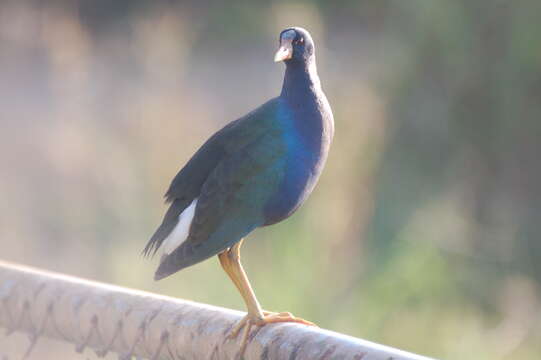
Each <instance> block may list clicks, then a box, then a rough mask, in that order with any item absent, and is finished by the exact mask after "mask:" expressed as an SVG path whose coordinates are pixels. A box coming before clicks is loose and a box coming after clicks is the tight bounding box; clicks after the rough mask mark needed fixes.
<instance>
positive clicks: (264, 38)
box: [0, 0, 541, 360]
mask: <svg viewBox="0 0 541 360" xmlns="http://www.w3.org/2000/svg"><path fill="white" fill-rule="evenodd" d="M539 14H541V2H539V1H537V2H536V1H504V0H492V1H489V0H484V1H470V0H452V1H451V0H449V1H443V0H442V1H422V0H410V1H398V0H395V1H389V0H378V1H375V0H373V1H313V2H311V1H296V2H290V1H262V2H256V1H250V2H237V1H232V2H209V1H183V2H175V1H165V0H155V1H152V2H150V1H134V0H115V1H108V0H93V1H83V0H78V1H75V0H65V1H35V2H33V1H27V0H2V1H1V2H0V126H1V130H0V169H1V170H0V171H1V176H0V199H1V201H0V239H1V240H0V241H1V245H2V246H1V258H2V259H4V260H8V261H13V262H20V263H24V264H28V265H31V266H36V267H40V268H45V269H50V270H54V271H59V272H63V273H68V274H73V275H77V276H82V277H87V278H91V279H97V280H100V281H105V282H110V283H114V284H119V285H123V286H129V287H135V288H138V289H144V290H148V291H152V292H157V293H162V294H167V295H171V296H178V297H182V298H187V299H191V300H195V301H199V302H205V303H211V304H215V305H220V306H225V307H231V308H235V309H240V310H243V309H244V305H243V303H242V300H241V298H240V296H239V295H238V293H237V291H236V290H235V289H234V287H233V285H232V284H231V283H230V281H229V280H228V279H227V277H226V275H225V274H224V273H223V271H222V270H221V268H220V266H219V264H218V262H217V260H216V259H211V260H209V261H206V262H204V263H201V264H199V265H197V266H194V267H191V268H189V269H186V270H184V271H182V272H181V273H178V274H176V275H174V276H171V277H170V278H167V279H166V280H163V281H161V282H159V283H155V282H153V280H152V275H153V272H154V269H155V267H156V265H157V259H155V260H153V261H148V260H145V259H143V258H142V257H141V256H140V251H141V249H142V248H143V246H144V245H145V243H146V241H147V239H148V238H149V236H150V235H151V234H152V232H153V231H154V229H155V227H156V226H157V225H158V224H159V222H160V221H161V216H162V215H163V212H164V210H165V206H164V205H163V203H162V195H163V193H164V191H165V189H166V188H167V186H168V184H169V181H170V180H171V178H172V177H173V176H174V175H175V174H176V172H177V171H178V170H179V169H180V167H181V166H182V165H183V164H184V163H185V162H186V161H187V160H188V159H189V157H190V155H191V154H192V153H193V152H194V151H195V150H196V149H197V148H198V147H199V146H200V145H201V144H202V142H203V141H204V140H205V139H206V138H207V137H208V136H209V135H210V134H211V133H213V132H214V131H216V130H217V129H219V128H220V127H222V126H223V125H225V124H226V123H227V122H229V121H231V120H233V119H235V118H237V117H239V116H241V115H243V114H245V113H246V112H248V111H249V110H251V109H253V108H254V107H256V106H257V105H259V104H261V103H262V102H264V101H266V100H267V99H269V98H270V97H273V96H276V95H277V94H278V92H279V90H280V86H281V81H282V76H283V71H284V67H283V65H282V64H274V63H273V62H272V58H273V53H274V50H275V49H276V46H277V41H278V40H277V36H278V33H279V31H280V30H282V28H284V27H286V26H289V25H299V26H303V27H306V28H307V29H309V30H310V31H311V33H312V35H313V37H314V39H315V41H316V46H317V59H318V69H319V73H320V77H321V78H322V83H323V87H324V90H325V91H326V93H327V96H328V98H329V100H330V102H331V105H332V107H333V110H334V114H335V121H336V136H335V140H334V144H333V148H332V152H331V154H330V158H329V161H328V165H327V168H326V170H325V172H324V174H323V176H322V179H321V181H320V183H319V186H318V187H317V188H316V191H315V192H314V194H313V196H312V197H311V199H310V200H309V201H308V202H307V204H306V205H305V206H304V207H303V208H302V209H300V210H299V211H298V212H297V213H296V214H295V215H294V216H293V217H292V218H290V219H288V220H287V221H285V222H283V223H281V224H279V225H276V226H273V227H270V228H265V229H261V230H258V231H256V232H255V233H254V234H253V235H251V236H250V238H249V240H248V241H247V242H246V243H245V246H244V251H243V261H244V264H245V267H246V269H247V272H248V274H249V276H250V278H251V280H252V283H253V285H254V287H255V290H256V293H257V294H258V297H259V299H260V301H261V302H262V304H263V306H264V307H265V308H266V309H268V310H277V311H286V310H287V311H291V312H293V313H295V314H296V315H299V316H302V317H304V318H306V319H310V320H312V321H314V322H316V323H318V324H319V325H320V326H321V327H325V328H328V329H332V330H336V331H339V332H343V333H346V334H350V335H353V336H358V337H363V338H366V339H369V340H372V341H376V342H381V343H384V344H388V345H392V346H395V347H399V348H402V349H406V350H409V351H413V352H417V353H421V354H424V355H429V356H433V357H436V358H441V359H463V360H466V359H472V360H473V359H475V360H482V359H491V360H500V359H502V360H503V359H538V358H539V355H540V354H541V241H540V237H539V232H540V230H541V186H540V184H541V162H540V157H541V145H540V143H541V25H540V22H539ZM25 341H26V339H24V338H22V340H21V341H18V340H17V337H10V338H8V339H5V338H3V337H2V336H0V355H4V356H8V357H9V358H10V359H11V358H12V357H13V358H18V356H22V353H23V351H24V349H25V347H21V344H24V343H25ZM38 348H39V349H40V350H38V352H37V353H34V354H33V358H35V359H58V358H64V359H67V358H73V359H82V358H85V359H90V358H95V356H94V354H93V353H92V352H87V353H85V354H84V355H77V354H75V353H74V352H73V347H72V346H66V345H65V344H59V343H53V342H45V341H43V342H42V343H40V345H39V346H38Z"/></svg>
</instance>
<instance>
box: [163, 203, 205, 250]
mask: <svg viewBox="0 0 541 360" xmlns="http://www.w3.org/2000/svg"><path fill="white" fill-rule="evenodd" d="M196 205H197V198H195V199H194V200H193V201H192V203H191V204H190V205H189V206H188V207H187V208H186V209H184V211H183V212H182V213H180V215H179V216H178V223H177V225H176V226H175V228H174V229H173V231H171V233H170V234H169V235H168V236H167V237H166V238H165V240H164V241H163V245H162V248H163V253H164V254H165V255H169V254H171V253H172V252H173V251H174V250H175V249H176V248H178V247H179V246H180V245H182V243H183V242H184V241H186V239H188V235H189V234H190V226H191V225H192V220H193V217H194V215H195V206H196Z"/></svg>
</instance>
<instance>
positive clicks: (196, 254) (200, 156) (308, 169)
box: [144, 28, 334, 279]
mask: <svg viewBox="0 0 541 360" xmlns="http://www.w3.org/2000/svg"><path fill="white" fill-rule="evenodd" d="M291 30H294V34H296V37H295V38H294V39H291V46H292V54H291V58H287V59H288V60H287V61H286V62H285V63H286V73H285V76H284V83H283V88H282V92H281V94H280V96H279V97H277V98H274V99H272V100H270V101H268V102H267V103H265V104H264V105H262V106H261V107H259V108H257V109H256V110H254V111H253V112H251V113H249V114H247V115H246V116H244V117H242V118H240V119H238V120H236V121H234V122H232V123H230V124H229V125H227V126H226V127H224V128H223V129H222V130H220V131H218V132H217V133H216V134H214V135H213V136H212V137H211V138H210V139H209V140H208V141H207V142H206V143H205V144H204V145H203V146H202V147H201V148H200V149H199V150H198V151H197V152H196V154H195V155H194V156H193V157H192V158H191V159H190V161H189V162H188V163H187V164H186V166H185V167H184V168H183V169H182V170H181V171H180V172H179V173H178V174H177V176H176V177H175V179H174V180H173V182H172V183H171V186H170V188H169V190H168V191H167V194H166V198H167V200H168V201H170V202H171V203H172V204H171V207H170V209H169V210H168V212H167V213H166V215H165V217H164V220H163V222H162V224H161V226H160V227H159V228H158V230H157V231H156V233H155V234H154V236H153V237H152V238H151V240H150V241H149V243H148V244H147V246H146V248H145V250H144V252H145V253H151V252H155V251H156V250H157V249H158V248H159V247H160V245H161V244H162V242H163V241H164V239H165V238H166V237H167V236H168V235H169V234H170V233H171V232H172V231H173V229H174V228H175V226H176V225H177V222H178V217H179V215H180V214H181V213H182V211H184V209H186V208H187V207H188V205H189V204H190V203H192V201H193V200H194V199H197V200H198V201H197V206H196V207H195V215H194V217H193V221H192V223H191V226H190V229H189V236H188V238H187V239H186V240H185V241H184V242H182V244H181V245H180V246H179V247H178V248H176V249H175V250H174V251H173V252H172V253H170V254H168V255H166V256H164V257H163V259H162V262H161V264H160V267H159V268H158V270H157V272H156V276H155V277H156V279H161V278H163V277H165V276H168V275H170V274H172V273H174V272H176V271H178V270H180V269H182V268H185V267H187V266H190V265H193V264H195V263H197V262H200V261H202V260H204V259H206V258H209V257H211V256H213V255H216V254H219V253H221V252H223V251H224V250H226V249H228V248H230V247H232V246H233V245H234V244H235V243H237V242H238V241H240V240H241V239H242V238H243V237H244V236H246V235H248V234H249V233H250V232H251V231H253V230H254V229H256V228H257V227H261V226H265V225H271V224H274V223H277V222H279V221H281V220H283V219H285V218H287V217H288V216H290V215H291V214H293V212H294V211H295V210H296V209H297V208H298V207H299V206H300V205H301V204H302V203H303V202H304V201H305V200H306V198H307V197H308V195H309V194H310V193H311V192H312V190H313V188H314V186H315V184H316V182H317V180H318V178H319V175H320V174H321V171H322V169H323V166H324V164H325V160H326V158H327V153H328V151H329V147H330V143H331V140H332V136H333V132H334V125H333V117H332V112H331V109H330V106H329V104H328V102H327V99H326V97H325V95H324V94H323V92H322V90H321V86H320V82H319V77H318V75H317V71H316V64H315V57H314V46H313V42H312V39H311V37H310V35H309V34H308V33H307V32H306V31H305V30H303V29H300V28H292V29H287V30H285V31H291ZM290 33H291V32H290ZM301 39H302V40H301Z"/></svg>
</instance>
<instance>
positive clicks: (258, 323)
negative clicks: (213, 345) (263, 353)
mask: <svg viewBox="0 0 541 360" xmlns="http://www.w3.org/2000/svg"><path fill="white" fill-rule="evenodd" d="M280 322H292V323H297V324H303V325H307V326H317V325H316V324H314V323H313V322H310V321H308V320H304V319H301V318H299V317H296V316H293V315H292V314H291V313H289V312H281V313H276V312H270V311H263V317H261V316H258V315H257V314H250V313H248V314H246V316H244V317H243V318H242V319H241V320H240V321H239V322H238V323H237V324H236V325H235V326H234V327H233V329H231V332H230V333H229V335H228V339H234V338H236V337H237V336H238V335H239V332H240V331H241V330H242V329H243V328H244V333H243V335H242V340H241V343H240V355H241V357H242V355H244V351H245V350H246V345H247V344H248V337H249V336H250V330H251V329H252V327H257V328H261V327H263V326H265V325H267V324H273V323H280Z"/></svg>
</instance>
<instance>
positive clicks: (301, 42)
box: [274, 27, 314, 64]
mask: <svg viewBox="0 0 541 360" xmlns="http://www.w3.org/2000/svg"><path fill="white" fill-rule="evenodd" d="M313 56H314V42H313V41H312V37H311V36H310V33H309V32H308V31H306V30H305V29H303V28H300V27H291V28H287V29H285V30H283V31H282V32H281V33H280V48H279V49H278V51H277V52H276V55H274V61H275V62H278V61H284V62H285V63H286V64H288V63H307V62H308V61H309V60H311V58H312V57H313Z"/></svg>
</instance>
